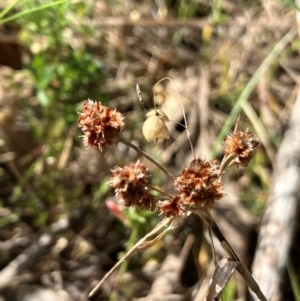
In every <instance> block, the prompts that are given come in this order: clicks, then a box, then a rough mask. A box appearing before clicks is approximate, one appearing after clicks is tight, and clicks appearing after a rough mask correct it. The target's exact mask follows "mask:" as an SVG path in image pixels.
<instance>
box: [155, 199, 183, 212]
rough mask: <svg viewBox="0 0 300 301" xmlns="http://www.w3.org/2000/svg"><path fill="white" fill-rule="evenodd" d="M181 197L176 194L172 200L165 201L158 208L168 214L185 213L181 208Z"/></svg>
mask: <svg viewBox="0 0 300 301" xmlns="http://www.w3.org/2000/svg"><path fill="white" fill-rule="evenodd" d="M180 203H181V198H180V196H178V195H177V196H175V197H174V198H173V199H172V201H171V202H163V203H161V204H159V205H158V209H159V210H160V211H161V212H162V213H163V214H164V215H165V216H166V217H170V216H180V215H182V214H183V213H184V211H183V209H182V208H181V205H180Z"/></svg>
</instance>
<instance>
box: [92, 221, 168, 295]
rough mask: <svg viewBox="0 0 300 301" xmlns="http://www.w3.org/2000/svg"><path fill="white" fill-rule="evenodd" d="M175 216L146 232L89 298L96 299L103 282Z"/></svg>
mask: <svg viewBox="0 0 300 301" xmlns="http://www.w3.org/2000/svg"><path fill="white" fill-rule="evenodd" d="M173 220H174V218H165V219H163V220H162V221H161V222H160V223H159V224H158V225H157V226H156V227H155V228H154V229H153V230H152V231H150V232H149V233H148V234H146V235H145V236H144V237H143V238H142V239H140V240H139V241H138V242H137V243H136V244H135V245H134V246H133V247H132V248H131V249H130V250H129V251H128V252H127V253H126V254H125V255H124V256H123V257H122V258H121V259H120V260H119V261H118V262H117V263H116V264H115V265H114V266H113V267H112V268H111V269H110V271H109V272H108V273H107V274H106V275H105V276H104V277H103V278H102V279H101V281H100V282H99V283H98V284H97V285H96V287H95V288H94V289H93V290H92V291H91V292H90V294H89V299H90V300H94V299H95V298H97V295H98V294H99V290H100V288H101V285H102V284H103V282H104V281H105V280H106V279H107V278H108V277H109V276H110V275H111V274H112V273H113V272H114V271H115V270H116V269H118V268H119V267H120V265H121V264H122V263H123V262H124V261H126V260H127V259H128V258H129V257H130V256H131V255H132V254H133V253H134V252H135V251H136V250H138V249H139V247H140V246H141V245H143V244H144V243H145V242H146V241H147V240H148V239H149V238H150V237H151V236H153V235H155V234H157V233H158V232H159V231H161V230H162V229H163V228H164V227H166V226H167V225H169V224H170V223H172V221H173Z"/></svg>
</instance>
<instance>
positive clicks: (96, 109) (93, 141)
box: [78, 99, 124, 149]
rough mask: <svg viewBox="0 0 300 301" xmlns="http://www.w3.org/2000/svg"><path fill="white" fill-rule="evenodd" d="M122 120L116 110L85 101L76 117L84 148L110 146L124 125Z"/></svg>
mask: <svg viewBox="0 0 300 301" xmlns="http://www.w3.org/2000/svg"><path fill="white" fill-rule="evenodd" d="M122 120H123V116H122V115H121V113H119V112H117V111H116V110H112V109H110V108H108V107H106V106H103V105H102V104H101V102H96V101H93V100H90V99H89V100H86V101H85V102H84V104H83V107H82V113H79V117H78V126H79V127H81V129H82V132H83V139H82V142H83V144H84V146H86V147H95V148H100V149H102V147H107V146H109V145H111V144H112V139H113V138H116V137H118V135H119V134H120V131H121V128H122V127H123V125H124V122H123V121H122Z"/></svg>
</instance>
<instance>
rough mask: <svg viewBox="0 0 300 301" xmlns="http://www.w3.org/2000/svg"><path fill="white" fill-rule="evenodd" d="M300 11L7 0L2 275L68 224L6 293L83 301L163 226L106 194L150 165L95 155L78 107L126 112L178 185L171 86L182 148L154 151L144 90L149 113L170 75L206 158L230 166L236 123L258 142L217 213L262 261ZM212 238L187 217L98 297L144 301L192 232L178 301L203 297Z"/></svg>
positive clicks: (0, 109) (128, 156)
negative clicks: (119, 173) (125, 175)
mask: <svg viewBox="0 0 300 301" xmlns="http://www.w3.org/2000/svg"><path fill="white" fill-rule="evenodd" d="M297 11H298V7H297V6H296V4H295V3H294V1H292V0H289V1H287V0H286V1H283V0H282V1H279V0H278V1H268V0H261V1H251V0H233V1H229V0H212V1H208V0H192V1H185V0H165V1H163V0H162V1H158V0H157V1H150V0H143V1H131V0H125V1H119V0H111V1H108V0H107V1H101V0H85V1H83V0H77V1H75V0H74V1H52V0H46V1H45V0H43V1H42V0H24V1H21V0H20V1H18V0H16V1H11V0H2V2H1V3H0V269H1V270H2V271H3V270H4V269H5V267H7V266H8V265H9V263H11V262H12V261H13V260H14V259H16V258H17V256H18V255H19V254H22V252H24V251H25V250H26V249H27V248H30V246H32V244H33V243H34V242H36V241H37V240H38V238H39V237H40V235H42V234H43V233H45V232H47V231H49V229H51V228H50V226H51V225H53V223H56V222H57V221H59V220H60V219H62V218H65V217H66V218H68V219H69V220H70V225H69V226H68V227H66V228H65V229H63V231H61V232H62V233H55V235H53V241H52V242H51V243H50V244H49V245H47V248H46V249H45V250H44V252H42V253H41V254H39V256H37V257H36V258H34V260H33V261H32V262H30V264H28V265H26V266H24V268H22V269H21V270H20V271H19V272H18V273H17V274H16V275H14V276H17V277H14V278H13V280H12V282H11V283H10V286H7V285H6V286H5V288H3V290H2V293H3V298H6V300H23V299H22V298H21V297H20V296H19V295H18V294H21V295H22V296H23V298H25V296H26V294H38V293H39V292H41V291H42V289H43V291H42V292H43V293H47V292H48V293H49V290H50V291H51V293H53V294H54V295H55V294H58V293H61V294H63V297H62V295H60V297H59V298H62V300H64V299H63V298H66V300H87V295H88V293H89V291H90V290H91V289H92V288H93V287H94V285H95V284H96V283H97V280H99V279H100V278H101V277H102V276H103V275H104V274H105V271H107V270H108V269H109V268H110V267H111V266H112V265H113V264H114V262H115V261H116V260H117V258H118V257H119V256H120V254H122V252H124V251H125V250H127V249H128V248H130V246H132V245H133V244H134V243H135V241H136V240H137V239H138V238H140V237H142V236H143V235H145V233H147V232H149V231H150V230H151V229H152V228H153V227H154V226H155V225H156V223H157V222H158V220H159V219H160V217H158V216H157V214H156V213H155V212H154V213H153V212H150V213H149V212H146V211H145V212H136V211H134V210H133V209H124V208H122V206H121V204H119V203H118V202H116V200H115V198H114V195H113V191H111V190H110V189H109V188H108V186H107V181H108V179H109V174H110V169H112V168H113V167H114V166H115V165H124V164H128V163H129V162H135V161H136V160H138V159H141V160H144V159H142V158H139V156H138V155H137V154H136V153H134V152H133V151H132V150H130V149H128V148H127V147H124V146H123V145H119V144H116V145H113V146H111V147H110V148H109V149H107V150H103V151H102V152H100V151H99V150H94V149H88V150H85V149H84V148H83V147H82V145H81V138H80V135H81V132H80V130H79V129H78V128H77V118H78V114H77V112H78V111H80V110H81V105H82V102H83V101H84V100H85V99H87V98H90V99H96V100H98V101H101V102H102V103H104V104H107V105H109V106H110V107H112V108H117V109H118V110H119V111H120V112H122V114H123V115H124V116H125V120H124V121H125V124H126V127H125V129H124V133H123V134H124V135H125V136H126V137H127V139H129V140H130V141H132V142H133V143H134V144H136V145H138V146H139V147H141V148H142V149H144V150H145V151H147V152H148V153H149V154H151V155H152V156H153V157H154V158H156V159H157V160H159V161H160V162H161V163H162V164H163V165H165V166H166V167H167V168H168V169H170V170H171V171H172V172H173V173H174V174H175V175H178V174H179V173H180V172H181V170H182V168H184V167H186V166H188V164H189V162H190V160H191V158H192V154H191V150H190V146H189V143H188V142H187V137H186V134H185V133H184V128H183V127H182V126H181V125H180V123H183V116H182V112H181V110H180V106H179V103H178V100H177V98H176V93H175V91H174V89H173V88H172V86H171V84H170V83H169V82H168V81H164V82H162V83H161V84H159V86H158V87H157V89H156V97H155V99H156V102H157V104H158V106H159V107H161V108H162V109H163V110H164V112H165V113H166V114H167V115H168V116H169V118H170V119H171V121H172V122H171V123H170V124H169V130H170V133H171V139H170V140H169V141H167V142H159V143H146V141H145V140H144V138H143V136H142V133H141V126H142V123H143V121H144V119H145V112H144V111H143V108H142V107H141V105H140V103H139V101H138V97H137V95H136V91H135V86H136V83H138V84H139V86H140V89H141V93H142V97H143V101H144V102H145V106H146V108H147V109H150V108H152V107H153V90H152V87H153V86H154V84H155V83H156V82H157V81H158V80H160V79H162V78H163V77H166V76H168V77H170V78H171V79H172V80H173V82H174V85H175V87H176V89H177V91H178V93H179V94H180V97H181V100H182V103H183V105H184V107H185V110H186V115H187V119H188V125H189V129H190V132H191V138H192V142H193V145H194V149H195V153H196V155H197V156H200V157H202V158H208V157H209V156H214V157H217V158H221V156H222V150H221V142H222V140H223V139H224V135H226V134H228V133H229V132H230V130H231V129H232V128H233V126H234V123H235V120H236V117H237V114H238V113H240V112H241V114H242V117H241V127H242V128H243V129H246V128H247V127H249V128H250V129H251V130H252V131H254V132H256V133H257V135H258V137H259V138H260V140H261V142H262V143H261V148H260V149H259V150H258V152H257V154H256V155H255V157H254V158H253V161H252V162H251V164H250V165H249V166H248V167H247V168H246V169H239V170H230V171H229V172H228V174H227V175H226V185H227V188H226V195H227V196H226V198H225V199H224V200H220V201H219V202H218V204H217V205H216V208H215V209H214V214H215V216H216V218H217V221H219V224H220V227H221V229H222V231H223V232H224V235H225V237H229V238H231V239H229V241H230V242H231V243H232V245H233V247H234V248H235V249H236V250H237V253H238V254H239V255H240V256H241V258H243V260H244V261H245V262H246V263H247V264H248V265H249V266H251V261H252V259H253V253H254V251H255V243H256V238H257V231H258V229H259V221H260V217H261V215H262V213H263V209H264V207H265V205H266V202H267V197H268V189H269V187H270V184H271V183H270V180H271V175H272V172H273V167H274V162H275V154H276V152H277V149H278V147H279V145H280V142H281V140H282V139H283V135H284V131H285V129H286V128H287V125H288V120H289V117H290V113H291V110H292V106H293V103H294V99H295V96H296V93H297V89H296V83H297V82H298V77H299V75H298V72H299V69H300V59H299V38H298V35H297V31H296V29H295V28H296V27H297V24H296V13H297ZM220 133H221V134H220ZM144 162H145V164H147V166H149V169H150V171H151V174H152V182H153V183H154V184H155V185H157V186H160V187H162V188H164V189H166V190H168V189H170V187H171V183H168V182H166V181H165V178H164V176H163V174H162V173H161V172H160V171H158V170H157V169H155V168H154V166H152V165H151V164H150V163H149V162H147V161H145V160H144ZM113 204H117V206H114V205H113ZM115 210H121V216H122V217H121V218H120V216H119V218H117V217H116V215H115V213H116V211H115ZM203 228H204V227H203V225H202V223H201V221H199V220H198V219H197V218H195V217H193V216H191V217H189V218H188V220H187V221H186V222H185V223H184V225H182V226H180V227H179V228H178V229H176V230H175V231H174V232H173V233H170V235H168V236H167V238H166V239H165V240H163V241H161V242H159V243H158V244H157V245H156V246H153V247H152V248H150V249H149V250H147V251H145V252H144V253H139V254H137V255H136V256H134V257H133V258H132V259H131V260H130V261H129V262H128V263H127V264H126V265H125V266H124V267H123V268H122V269H121V271H120V272H119V273H118V274H116V275H114V276H113V277H112V279H111V280H110V281H108V284H107V285H106V286H105V287H104V289H103V293H102V295H101V296H100V297H99V300H133V298H138V297H142V296H146V295H147V292H148V291H149V289H150V287H151V283H152V282H153V279H155V276H156V274H157V271H158V270H159V268H160V265H161V264H162V262H164V259H165V258H166V256H167V254H169V253H171V251H176V252H180V250H181V248H182V246H183V245H184V243H185V241H186V239H187V238H188V237H190V236H193V237H195V243H194V244H193V246H192V247H191V250H190V252H189V255H188V258H187V260H186V262H185V263H184V268H183V270H182V271H181V274H180V286H181V289H180V290H179V291H177V292H176V294H178V295H179V296H183V295H185V296H186V297H185V298H186V299H174V300H196V299H192V296H193V291H197V289H198V288H199V286H198V285H197V283H198V280H199V279H200V280H201V281H204V279H206V275H207V271H208V269H209V265H210V262H211V249H210V246H209V243H208V242H207V240H206V239H207V238H206V236H205V232H203V231H202V229H203ZM216 248H217V253H218V252H219V250H218V247H217V246H216ZM291 266H292V268H291V271H292V272H290V273H289V276H287V277H286V278H287V279H285V280H284V281H285V282H284V283H285V284H286V285H285V290H284V296H285V298H284V300H295V299H296V298H298V299H297V300H299V298H300V294H299V285H297V283H298V280H299V271H300V264H299V262H293V263H292V265H291ZM0 273H1V272H0ZM0 279H1V275H0ZM117 281H118V282H119V285H118V286H116V285H115V282H117ZM128 283H130V285H128ZM16 287H18V289H20V290H22V293H19V292H18V290H16V289H15V288H16ZM241 287H242V285H241V284H240V283H239V281H238V280H236V279H232V281H231V282H230V283H229V285H228V287H227V288H226V291H225V292H224V296H223V298H224V299H223V300H228V301H229V300H237V299H238V298H239V300H247V293H246V291H245V289H243V288H241ZM46 290H48V291H47V292H46ZM18 296H19V297H18ZM17 298H21V299H17ZM32 298H33V297H32ZM43 298H44V297H41V296H40V297H39V299H37V300H43ZM54 298H55V297H54ZM68 298H69V299H68ZM182 298H183V297H182ZM56 299H57V296H56ZM31 300H33V299H31ZM170 300H171V299H170ZM172 300H173V299H172Z"/></svg>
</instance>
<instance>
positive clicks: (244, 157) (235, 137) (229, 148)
mask: <svg viewBox="0 0 300 301" xmlns="http://www.w3.org/2000/svg"><path fill="white" fill-rule="evenodd" d="M224 144H225V148H224V154H226V155H228V156H231V157H232V158H233V159H232V160H231V161H230V164H229V165H230V166H232V165H236V166H237V167H239V166H242V167H246V166H247V165H248V163H249V161H250V160H251V159H252V157H253V154H254V151H255V150H256V148H257V147H258V145H259V140H258V139H257V137H256V136H255V135H254V134H253V133H251V132H248V130H247V131H246V132H242V131H235V132H234V133H232V134H229V135H228V136H227V137H226V138H225V141H224Z"/></svg>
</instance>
